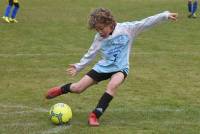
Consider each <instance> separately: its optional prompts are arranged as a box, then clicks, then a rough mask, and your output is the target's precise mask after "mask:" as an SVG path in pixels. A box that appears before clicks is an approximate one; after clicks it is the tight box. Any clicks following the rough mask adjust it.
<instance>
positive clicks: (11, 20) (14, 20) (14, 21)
mask: <svg viewBox="0 0 200 134" xmlns="http://www.w3.org/2000/svg"><path fill="white" fill-rule="evenodd" d="M9 21H10V22H12V23H18V21H17V20H16V19H13V18H9Z"/></svg>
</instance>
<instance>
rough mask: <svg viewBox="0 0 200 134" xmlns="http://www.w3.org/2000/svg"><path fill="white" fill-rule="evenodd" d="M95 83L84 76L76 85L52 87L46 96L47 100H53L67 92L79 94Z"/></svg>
mask: <svg viewBox="0 0 200 134" xmlns="http://www.w3.org/2000/svg"><path fill="white" fill-rule="evenodd" d="M95 83H96V82H95V81H94V80H93V79H92V78H91V77H89V76H87V75H85V76H84V77H83V78H82V79H81V80H80V81H78V82H76V83H72V84H71V83H68V84H65V85H63V86H61V87H53V88H51V89H50V90H48V92H47V94H46V98H47V99H53V98H55V97H57V96H60V95H62V94H66V93H68V92H72V93H81V92H83V91H84V90H86V89H87V88H88V87H90V86H91V85H93V84H95Z"/></svg>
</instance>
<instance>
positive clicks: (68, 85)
mask: <svg viewBox="0 0 200 134" xmlns="http://www.w3.org/2000/svg"><path fill="white" fill-rule="evenodd" d="M71 84H72V83H68V84H65V85H63V86H61V91H62V93H63V94H66V93H68V92H71V91H70V85H71Z"/></svg>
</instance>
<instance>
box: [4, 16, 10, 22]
mask: <svg viewBox="0 0 200 134" xmlns="http://www.w3.org/2000/svg"><path fill="white" fill-rule="evenodd" d="M2 19H3V20H4V21H5V22H7V23H10V21H9V18H8V17H6V16H3V17H2Z"/></svg>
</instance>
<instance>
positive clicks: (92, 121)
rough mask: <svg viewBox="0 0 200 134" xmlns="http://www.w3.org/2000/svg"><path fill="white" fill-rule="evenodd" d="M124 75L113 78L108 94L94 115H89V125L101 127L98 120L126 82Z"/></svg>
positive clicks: (108, 86)
mask: <svg viewBox="0 0 200 134" xmlns="http://www.w3.org/2000/svg"><path fill="white" fill-rule="evenodd" d="M124 78H125V76H124V74H123V73H122V72H118V73H116V74H114V75H113V76H112V77H111V80H110V81H109V83H108V85H107V89H106V92H105V93H104V94H103V95H102V97H101V98H100V100H99V102H98V104H97V106H96V108H95V109H94V110H93V112H92V113H90V114H89V118H88V123H89V125H91V126H99V122H98V119H99V118H100V116H101V115H102V114H103V113H104V112H105V110H106V108H107V107H108V106H109V103H110V102H111V100H112V99H113V97H114V95H115V94H116V92H117V88H118V87H119V86H120V85H121V83H122V82H123V81H124Z"/></svg>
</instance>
